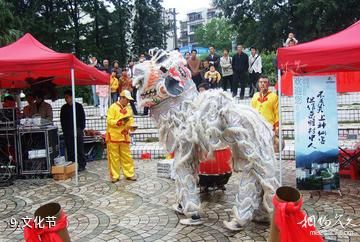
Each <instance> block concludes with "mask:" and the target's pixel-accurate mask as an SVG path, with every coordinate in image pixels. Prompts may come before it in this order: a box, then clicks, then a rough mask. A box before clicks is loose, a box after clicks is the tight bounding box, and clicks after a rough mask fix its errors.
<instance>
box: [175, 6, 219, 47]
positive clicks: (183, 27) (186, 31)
mask: <svg viewBox="0 0 360 242" xmlns="http://www.w3.org/2000/svg"><path fill="white" fill-rule="evenodd" d="M218 13H220V10H219V9H217V8H202V9H197V10H194V11H191V12H189V13H188V14H187V15H186V20H185V21H180V38H179V44H178V45H179V47H183V46H188V45H191V46H196V45H197V43H196V41H195V31H196V29H197V28H198V27H200V26H201V25H203V24H206V23H207V22H209V21H210V20H211V19H213V18H215V17H216V16H217V14H218Z"/></svg>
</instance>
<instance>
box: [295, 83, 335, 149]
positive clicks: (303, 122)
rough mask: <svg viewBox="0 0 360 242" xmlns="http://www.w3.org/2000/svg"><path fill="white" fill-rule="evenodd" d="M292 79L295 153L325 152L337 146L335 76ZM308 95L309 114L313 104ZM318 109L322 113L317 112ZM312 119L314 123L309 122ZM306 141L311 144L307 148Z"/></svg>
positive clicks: (309, 103)
mask: <svg viewBox="0 0 360 242" xmlns="http://www.w3.org/2000/svg"><path fill="white" fill-rule="evenodd" d="M294 80H295V81H294V100H295V101H294V102H295V103H294V104H295V105H294V113H295V150H296V153H297V154H299V153H301V154H303V155H307V154H310V153H311V152H314V151H321V152H326V151H328V150H332V149H337V147H338V120H337V93H336V77H335V76H303V77H294ZM321 91H322V92H323V93H322V96H323V98H322V99H323V105H322V104H321V97H318V95H319V93H320V92H321ZM308 98H309V99H308ZM311 98H313V101H314V107H315V109H314V115H313V116H312V115H311V109H312V107H313V104H312V102H311V101H310V100H311ZM309 109H310V110H309ZM321 109H322V111H323V112H321ZM322 115H324V116H322ZM312 121H315V122H314V123H312ZM309 122H310V124H309ZM324 123H325V126H324ZM313 124H314V126H313ZM319 125H322V126H321V127H319ZM309 131H310V133H309ZM312 134H313V135H315V137H313V140H310V137H311V136H312ZM310 144H312V145H311V146H310V147H308V146H309V145H310Z"/></svg>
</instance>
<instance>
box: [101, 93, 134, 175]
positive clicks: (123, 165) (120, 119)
mask: <svg viewBox="0 0 360 242" xmlns="http://www.w3.org/2000/svg"><path fill="white" fill-rule="evenodd" d="M129 100H133V98H132V97H131V93H130V92H129V91H128V90H124V91H122V92H121V93H120V99H119V100H118V101H117V102H116V103H114V104H112V105H111V106H110V108H109V110H108V112H107V119H106V122H107V127H106V143H107V153H108V165H109V171H110V178H111V181H112V182H117V181H119V179H120V169H122V171H123V174H124V176H125V177H126V179H128V180H132V181H136V176H135V171H134V160H133V159H132V157H131V151H130V133H129V132H130V131H134V130H135V126H134V116H133V113H132V109H131V106H130V105H128V104H129Z"/></svg>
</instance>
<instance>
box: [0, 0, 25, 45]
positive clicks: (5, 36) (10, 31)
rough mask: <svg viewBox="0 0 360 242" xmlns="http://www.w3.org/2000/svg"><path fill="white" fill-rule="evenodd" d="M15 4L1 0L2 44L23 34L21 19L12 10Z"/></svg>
mask: <svg viewBox="0 0 360 242" xmlns="http://www.w3.org/2000/svg"><path fill="white" fill-rule="evenodd" d="M11 8H13V6H12V5H11V4H10V3H7V2H5V1H3V0H0V46H4V45H7V44H9V43H11V42H13V41H15V40H16V39H17V38H19V37H20V36H21V34H22V33H21V31H20V30H19V29H18V28H19V27H20V19H19V18H18V17H17V16H16V15H14V14H13V13H12V12H11Z"/></svg>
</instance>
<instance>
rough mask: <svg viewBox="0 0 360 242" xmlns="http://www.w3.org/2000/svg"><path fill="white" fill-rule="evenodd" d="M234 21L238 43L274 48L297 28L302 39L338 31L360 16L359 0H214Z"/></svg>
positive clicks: (298, 37) (303, 40) (296, 30)
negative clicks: (359, 12)
mask: <svg viewBox="0 0 360 242" xmlns="http://www.w3.org/2000/svg"><path fill="white" fill-rule="evenodd" d="M213 3H214V4H215V5H216V6H217V7H219V8H221V9H222V10H223V12H224V15H225V17H228V18H229V19H230V20H231V22H232V23H233V24H234V26H235V28H236V32H237V41H238V43H242V44H245V45H246V46H251V45H254V46H257V47H258V48H259V49H267V50H274V49H276V48H277V47H279V46H281V45H282V43H283V42H284V41H285V40H286V38H287V34H288V33H289V32H294V33H295V34H296V38H297V39H298V40H299V41H300V42H305V41H309V40H313V39H315V38H319V37H323V36H326V35H329V34H332V33H336V32H338V31H340V30H342V29H344V28H346V27H348V26H349V25H351V24H353V23H354V22H356V21H357V20H359V14H358V11H359V9H360V1H358V0H347V1H337V0H319V1H313V0H288V1H284V0H213Z"/></svg>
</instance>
